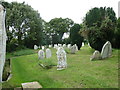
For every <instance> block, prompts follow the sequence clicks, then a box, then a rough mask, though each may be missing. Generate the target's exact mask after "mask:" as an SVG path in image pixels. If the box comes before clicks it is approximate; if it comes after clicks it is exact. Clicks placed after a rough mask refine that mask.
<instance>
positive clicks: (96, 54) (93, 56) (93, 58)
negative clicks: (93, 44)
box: [90, 50, 101, 60]
mask: <svg viewBox="0 0 120 90" xmlns="http://www.w3.org/2000/svg"><path fill="white" fill-rule="evenodd" d="M95 59H96V60H98V59H101V54H100V52H99V51H97V50H95V52H94V53H93V55H92V56H91V58H90V60H95Z"/></svg>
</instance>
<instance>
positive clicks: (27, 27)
mask: <svg viewBox="0 0 120 90" xmlns="http://www.w3.org/2000/svg"><path fill="white" fill-rule="evenodd" d="M2 4H3V5H4V7H5V8H6V12H7V13H6V30H7V36H8V41H7V44H10V42H11V40H12V38H15V39H17V42H18V47H21V46H23V45H25V46H26V47H28V48H32V47H33V45H34V44H37V45H40V44H41V41H42V40H41V37H42V21H41V17H40V14H39V13H38V12H37V11H35V10H34V9H33V8H32V7H31V6H29V5H26V4H25V3H24V2H23V3H17V2H12V3H8V2H3V3H2Z"/></svg>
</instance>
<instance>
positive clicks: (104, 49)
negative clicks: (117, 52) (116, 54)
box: [101, 41, 112, 59]
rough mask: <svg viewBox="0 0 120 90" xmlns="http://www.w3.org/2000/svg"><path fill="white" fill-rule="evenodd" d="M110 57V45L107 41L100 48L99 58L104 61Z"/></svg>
mask: <svg viewBox="0 0 120 90" xmlns="http://www.w3.org/2000/svg"><path fill="white" fill-rule="evenodd" d="M111 55H112V45H111V43H110V42H109V41H107V42H106V43H105V44H104V45H103V47H102V51H101V57H102V59H104V58H107V57H110V56H111Z"/></svg>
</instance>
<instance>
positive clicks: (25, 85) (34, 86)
mask: <svg viewBox="0 0 120 90" xmlns="http://www.w3.org/2000/svg"><path fill="white" fill-rule="evenodd" d="M22 88H23V90H24V89H25V90H26V89H30V90H31V89H32V90H33V89H38V88H42V86H41V85H40V84H39V83H38V82H28V83H22Z"/></svg>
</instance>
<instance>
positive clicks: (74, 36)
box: [70, 24, 83, 50]
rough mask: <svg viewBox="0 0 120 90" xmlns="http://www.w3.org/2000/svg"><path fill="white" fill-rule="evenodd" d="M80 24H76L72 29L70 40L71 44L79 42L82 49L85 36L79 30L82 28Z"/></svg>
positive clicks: (78, 44)
mask: <svg viewBox="0 0 120 90" xmlns="http://www.w3.org/2000/svg"><path fill="white" fill-rule="evenodd" d="M80 28H81V27H80V25H79V24H75V25H74V26H73V27H72V28H71V29H70V40H71V44H72V45H73V44H77V46H78V49H79V50H80V48H81V46H82V42H83V37H82V36H80V34H79V30H80Z"/></svg>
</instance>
